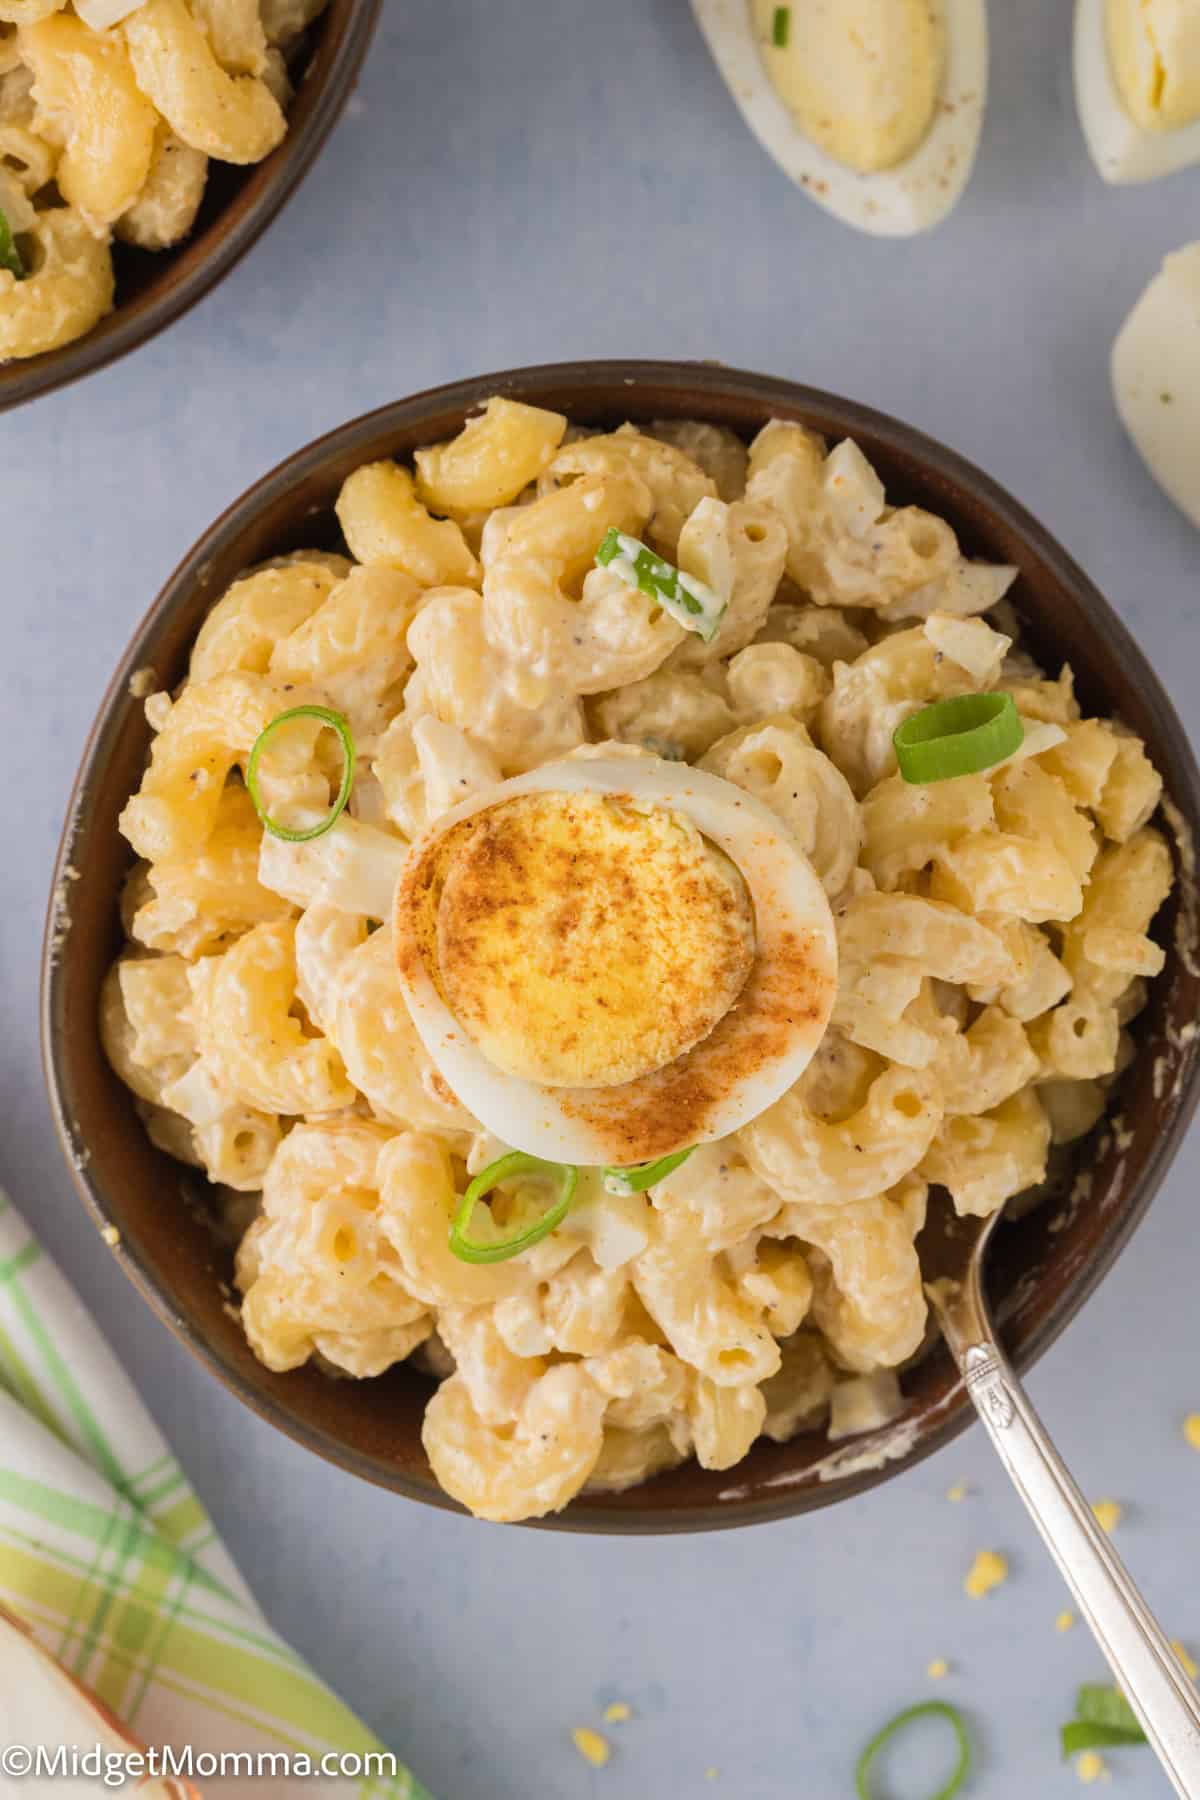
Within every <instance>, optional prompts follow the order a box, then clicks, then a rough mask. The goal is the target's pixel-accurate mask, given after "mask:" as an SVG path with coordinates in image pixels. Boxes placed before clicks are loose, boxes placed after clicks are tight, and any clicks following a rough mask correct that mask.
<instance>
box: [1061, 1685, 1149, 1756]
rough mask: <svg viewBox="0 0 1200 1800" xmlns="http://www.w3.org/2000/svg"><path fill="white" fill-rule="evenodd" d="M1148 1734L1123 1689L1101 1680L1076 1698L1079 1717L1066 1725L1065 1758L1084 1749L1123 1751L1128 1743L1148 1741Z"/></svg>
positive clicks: (1064, 1730)
mask: <svg viewBox="0 0 1200 1800" xmlns="http://www.w3.org/2000/svg"><path fill="white" fill-rule="evenodd" d="M1145 1742H1146V1734H1145V1732H1144V1731H1143V1730H1142V1728H1141V1726H1140V1725H1139V1724H1138V1717H1137V1714H1136V1713H1135V1712H1134V1710H1133V1708H1132V1706H1130V1704H1129V1702H1128V1700H1127V1699H1126V1698H1125V1696H1124V1694H1123V1693H1122V1692H1121V1690H1120V1688H1115V1687H1103V1686H1101V1685H1100V1684H1099V1683H1098V1682H1097V1683H1093V1684H1088V1685H1086V1686H1084V1687H1081V1688H1080V1690H1079V1692H1078V1694H1077V1695H1076V1697H1075V1717H1074V1718H1073V1719H1072V1720H1071V1723H1070V1724H1069V1725H1064V1726H1063V1728H1062V1753H1063V1756H1064V1757H1069V1756H1076V1755H1078V1753H1079V1751H1081V1750H1119V1749H1121V1748H1122V1747H1123V1746H1124V1745H1129V1744H1144V1743H1145Z"/></svg>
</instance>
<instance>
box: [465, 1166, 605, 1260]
mask: <svg viewBox="0 0 1200 1800" xmlns="http://www.w3.org/2000/svg"><path fill="white" fill-rule="evenodd" d="M514 1175H542V1176H546V1177H548V1178H550V1179H553V1180H556V1181H557V1182H558V1183H559V1193H558V1199H557V1200H556V1201H555V1203H554V1205H553V1206H552V1207H550V1209H549V1210H548V1211H547V1212H545V1213H543V1214H542V1216H541V1218H540V1219H538V1220H537V1222H536V1223H535V1224H533V1225H530V1226H527V1227H526V1228H525V1229H524V1230H522V1231H517V1232H514V1233H513V1235H512V1236H511V1237H507V1238H499V1239H495V1238H494V1239H492V1240H491V1241H490V1242H487V1243H481V1242H480V1240H479V1239H478V1238H471V1237H468V1236H467V1228H468V1226H469V1225H470V1223H471V1214H472V1213H473V1212H474V1211H475V1208H476V1207H477V1206H478V1204H479V1202H480V1201H481V1200H482V1199H484V1197H485V1196H486V1195H488V1194H490V1193H491V1191H492V1189H493V1188H497V1187H499V1186H500V1183H501V1182H502V1181H511V1180H512V1178H513V1176H514ZM578 1183H579V1170H578V1169H577V1168H576V1167H575V1166H574V1164H573V1163H555V1162H543V1161H542V1159H541V1157H540V1156H527V1155H526V1154H525V1152H524V1151H523V1150H510V1151H509V1153H508V1155H507V1156H501V1157H498V1158H497V1159H496V1161H495V1162H494V1163H489V1164H488V1166H487V1168H486V1169H481V1170H480V1171H479V1173H478V1175H477V1176H476V1177H475V1179H474V1181H473V1182H472V1183H471V1185H470V1187H469V1188H468V1189H467V1191H466V1193H465V1194H464V1195H463V1197H462V1200H461V1201H460V1203H459V1208H458V1211H457V1212H456V1213H455V1215H454V1223H453V1225H451V1227H450V1248H451V1250H452V1251H453V1252H454V1254H455V1256H457V1257H459V1258H460V1259H461V1260H462V1261H463V1262H469V1263H498V1262H507V1261H508V1259H509V1257H510V1256H520V1254H521V1252H522V1251H523V1250H531V1249H532V1248H533V1246H534V1245H535V1244H540V1243H541V1241H542V1239H543V1238H544V1237H549V1235H550V1233H551V1232H552V1231H554V1230H555V1229H556V1228H557V1227H558V1226H559V1225H561V1224H562V1222H563V1220H564V1219H565V1218H566V1216H567V1214H568V1212H569V1211H570V1210H571V1202H572V1200H573V1199H574V1198H575V1189H576V1187H577V1186H578Z"/></svg>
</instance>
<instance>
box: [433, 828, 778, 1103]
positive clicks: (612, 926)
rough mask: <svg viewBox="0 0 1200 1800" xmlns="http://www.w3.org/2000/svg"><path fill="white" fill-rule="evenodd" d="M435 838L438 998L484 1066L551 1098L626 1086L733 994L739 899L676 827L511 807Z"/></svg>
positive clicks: (742, 914)
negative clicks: (553, 1093) (441, 850)
mask: <svg viewBox="0 0 1200 1800" xmlns="http://www.w3.org/2000/svg"><path fill="white" fill-rule="evenodd" d="M448 837H449V838H450V839H451V840H452V841H450V842H448V844H447V846H446V855H445V859H444V861H443V863H442V866H441V869H440V877H441V891H440V897H439V899H438V902H437V914H436V918H437V923H436V934H437V957H436V966H437V968H438V970H439V974H440V983H439V985H440V986H441V989H442V993H443V997H444V999H445V1002H446V1004H447V1006H448V1007H449V1008H450V1010H451V1012H453V1013H454V1014H455V1016H456V1017H457V1018H458V1019H459V1020H460V1021H461V1023H462V1025H463V1026H464V1027H465V1029H466V1030H467V1031H468V1032H469V1033H470V1035H471V1037H472V1038H473V1039H474V1040H475V1042H476V1044H478V1046H479V1048H480V1049H481V1050H482V1051H483V1053H484V1055H485V1056H486V1057H487V1058H488V1060H489V1061H490V1062H492V1063H494V1064H495V1065H496V1067H497V1068H499V1069H503V1070H505V1071H507V1072H508V1073H509V1074H512V1075H516V1076H519V1077H521V1078H522V1079H524V1080H528V1081H540V1082H545V1083H547V1084H548V1085H551V1086H559V1087H606V1086H615V1085H617V1084H619V1083H622V1082H626V1081H633V1080H636V1079H637V1078H638V1077H639V1076H642V1075H646V1074H649V1073H650V1072H652V1071H653V1070H655V1069H661V1068H664V1067H665V1066H666V1065H667V1064H669V1063H672V1062H674V1061H675V1060H676V1058H678V1057H680V1056H682V1055H683V1054H684V1052H685V1051H687V1050H689V1049H691V1048H692V1046H693V1045H695V1044H697V1043H699V1042H700V1041H701V1040H702V1039H703V1038H706V1037H707V1036H708V1035H709V1033H710V1032H711V1031H712V1029H713V1027H714V1026H715V1025H717V1024H718V1023H719V1022H720V1020H721V1019H723V1018H724V1016H725V1014H726V1013H727V1012H729V1010H730V1008H731V1007H732V1006H733V1005H734V1003H735V1001H736V1000H737V998H738V995H739V994H740V993H741V991H742V988H743V987H744V986H745V983H746V978H747V976H748V975H749V973H750V970H751V968H752V966H753V962H754V947H755V934H754V911H753V907H752V905H751V901H750V897H749V895H748V893H747V892H746V888H745V884H744V882H743V881H742V878H741V876H740V875H739V873H738V872H737V870H736V869H735V867H734V865H733V864H732V862H730V861H729V859H728V858H727V857H726V856H724V855H723V854H722V852H721V851H719V850H716V849H715V848H713V847H712V846H711V845H710V844H709V843H708V841H707V840H706V839H705V838H704V837H703V836H702V835H701V834H700V832H699V831H697V829H696V827H695V826H694V825H693V824H692V823H691V821H690V820H689V819H685V818H684V817H683V816H682V815H681V814H679V813H676V812H672V811H670V810H668V809H666V808H652V809H645V808H642V807H638V806H636V805H634V804H632V803H631V802H630V801H629V800H628V799H622V798H621V797H620V796H614V795H602V794H592V793H573V794H555V793H534V794H523V795H519V796H518V797H517V798H516V799H513V800H507V801H504V802H503V803H502V804H501V805H499V806H495V807H492V808H491V809H490V810H489V811H487V812H484V813H481V814H480V815H479V816H478V817H477V818H476V819H475V820H473V821H470V822H469V829H467V830H466V831H465V832H462V833H461V835H460V833H459V832H458V831H455V832H453V833H451V834H448Z"/></svg>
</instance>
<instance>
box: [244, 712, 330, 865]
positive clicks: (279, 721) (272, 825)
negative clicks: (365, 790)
mask: <svg viewBox="0 0 1200 1800" xmlns="http://www.w3.org/2000/svg"><path fill="white" fill-rule="evenodd" d="M293 719H319V720H320V721H321V723H322V725H328V727H329V729H330V730H331V731H333V732H336V734H337V738H338V742H339V743H340V744H341V746H342V765H343V766H342V781H341V786H340V787H339V788H338V791H337V794H336V796H335V798H334V802H333V805H332V806H331V807H330V809H329V811H328V813H327V814H326V815H325V817H324V818H323V819H322V820H321V821H320V823H319V824H317V825H310V826H308V827H307V829H305V830H303V831H296V830H293V829H292V827H291V826H290V825H281V824H280V823H279V821H278V820H277V819H273V818H271V816H270V814H269V813H268V812H267V809H266V806H265V805H264V803H263V797H262V790H261V788H260V786H259V780H258V765H259V762H260V761H261V760H262V754H263V751H264V750H265V749H266V748H267V745H268V744H269V743H270V741H271V739H272V738H273V737H274V735H275V733H276V732H277V731H278V730H279V728H280V726H281V725H287V724H289V723H290V722H291V720H293ZM355 754H356V752H355V749H354V738H353V737H352V735H351V732H350V725H349V721H348V720H346V719H345V718H343V717H342V714H341V713H338V712H332V711H331V710H330V708H329V707H327V706H293V707H289V709H288V711H287V712H281V713H280V714H279V715H278V717H277V718H274V719H272V720H271V723H270V724H269V725H268V726H266V727H265V728H264V729H263V730H262V731H260V732H259V734H258V736H257V738H256V739H255V740H254V748H253V749H252V750H251V752H250V760H249V762H248V763H247V764H246V786H247V788H248V789H249V791H250V798H251V800H253V802H254V810H255V812H256V813H257V814H258V816H259V818H260V819H261V820H262V822H263V827H264V829H265V830H267V831H269V832H270V833H271V836H272V837H277V838H284V839H285V840H286V841H287V842H288V843H289V844H307V843H309V842H311V840H312V839H313V838H319V837H324V835H325V833H326V832H327V831H331V830H332V829H333V827H334V826H335V825H336V824H337V822H338V820H339V819H340V818H341V816H342V813H343V812H344V811H345V807H346V802H347V800H349V798H350V790H351V788H352V787H353V786H354V758H355Z"/></svg>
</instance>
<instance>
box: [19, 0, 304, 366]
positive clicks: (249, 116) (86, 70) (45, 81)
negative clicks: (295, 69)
mask: <svg viewBox="0 0 1200 1800" xmlns="http://www.w3.org/2000/svg"><path fill="white" fill-rule="evenodd" d="M325 3H326V0H74V4H72V3H71V0H0V363H3V362H6V361H8V360H10V359H12V358H15V357H26V356H37V355H38V354H39V353H40V352H42V351H45V350H54V349H57V348H58V347H59V346H60V345H62V344H69V343H70V342H71V341H72V340H73V339H75V338H78V337H82V336H84V334H85V333H86V332H89V331H91V329H92V328H93V326H95V325H96V324H98V323H99V321H100V320H101V319H102V318H103V317H104V316H105V314H106V313H108V312H109V311H111V309H112V305H113V296H114V279H113V261H112V255H111V250H110V246H111V244H112V242H113V240H114V238H115V239H117V240H119V241H120V242H122V243H126V244H132V245H135V246H137V247H138V248H139V249H142V250H165V249H168V248H169V247H170V246H171V245H172V244H177V243H179V241H180V240H181V239H182V238H185V237H186V236H187V235H188V233H189V232H190V230H191V229H192V225H193V223H194V221H195V218H196V214H197V212H198V211H199V208H200V202H201V200H202V199H203V197H204V188H205V182H206V178H207V174H208V164H209V159H210V158H215V159H216V160H218V161H220V162H230V163H255V162H261V161H262V159H263V158H264V157H265V156H267V155H269V153H270V152H271V151H272V150H273V149H274V148H275V146H276V145H277V144H278V143H280V141H281V140H282V139H283V137H284V136H285V134H286V132H287V120H286V116H285V115H286V108H287V104H288V101H289V100H290V98H291V92H292V89H291V82H290V79H289V75H288V60H287V59H288V57H289V56H290V55H291V53H292V51H293V49H295V48H297V47H298V46H299V42H300V38H301V35H302V33H303V32H304V31H305V29H306V28H307V26H308V25H309V24H310V23H311V22H312V20H313V19H314V18H315V17H316V16H317V14H318V13H319V12H320V11H321V10H322V8H323V6H324V5H325Z"/></svg>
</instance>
